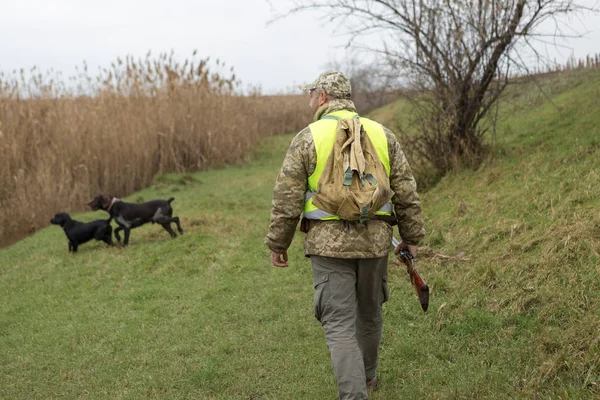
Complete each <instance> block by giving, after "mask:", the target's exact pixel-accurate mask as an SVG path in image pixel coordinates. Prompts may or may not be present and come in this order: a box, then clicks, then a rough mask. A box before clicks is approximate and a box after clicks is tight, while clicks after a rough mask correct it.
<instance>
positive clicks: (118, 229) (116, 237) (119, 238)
mask: <svg viewBox="0 0 600 400" xmlns="http://www.w3.org/2000/svg"><path fill="white" fill-rule="evenodd" d="M122 230H123V227H122V226H120V225H119V226H118V227H116V228H115V231H114V233H115V239H117V242H119V243H121V235H119V232H121V231H122Z"/></svg>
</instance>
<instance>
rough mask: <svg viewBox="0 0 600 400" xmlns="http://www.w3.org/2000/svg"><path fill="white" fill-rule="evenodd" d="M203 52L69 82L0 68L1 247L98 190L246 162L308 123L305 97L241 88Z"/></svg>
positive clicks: (116, 190)
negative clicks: (268, 141)
mask: <svg viewBox="0 0 600 400" xmlns="http://www.w3.org/2000/svg"><path fill="white" fill-rule="evenodd" d="M194 58H195V57H193V59H192V60H191V61H188V60H186V61H185V62H183V63H180V62H177V61H176V60H174V59H173V56H172V54H161V55H158V56H156V57H153V56H151V55H150V54H148V55H147V56H146V58H145V59H141V60H135V59H133V58H132V57H127V58H125V59H124V60H122V59H118V60H117V61H116V62H115V63H113V64H112V65H111V66H110V68H105V69H102V70H101V71H99V73H98V75H97V76H96V75H94V76H92V75H91V74H90V73H89V72H88V70H87V68H86V67H84V68H83V70H82V71H80V73H79V74H78V75H77V76H74V77H70V78H68V79H61V76H60V75H57V74H52V73H40V72H39V71H38V70H36V69H35V68H34V69H32V70H31V71H30V73H26V72H24V71H21V72H20V73H13V74H1V73H0V204H1V206H2V212H1V213H0V246H3V245H8V244H11V243H13V242H15V241H17V240H19V239H21V238H23V237H24V236H26V235H28V234H31V233H32V232H34V231H35V230H37V229H38V228H40V227H43V226H46V225H48V221H49V220H50V218H51V217H52V216H53V215H54V213H56V212H59V211H67V212H71V211H75V210H82V209H85V208H86V203H87V202H88V201H89V200H90V199H91V198H92V197H93V196H94V195H96V194H98V193H110V194H113V195H115V196H124V195H127V194H129V193H132V192H134V191H136V190H139V189H141V188H143V187H146V186H148V185H149V184H150V183H151V182H152V179H153V178H154V176H156V175H157V174H160V173H166V172H174V171H178V172H181V171H190V170H199V169H205V168H207V167H212V166H220V165H227V164H233V163H238V162H242V161H245V160H247V158H248V156H249V154H250V151H251V149H252V147H253V146H254V145H255V144H256V143H257V141H258V140H259V139H260V138H261V137H265V136H270V135H274V134H280V133H288V132H293V131H297V130H299V129H301V128H302V127H303V126H304V125H305V124H306V123H307V122H308V121H309V119H310V113H309V109H308V107H307V99H306V98H305V97H303V96H301V95H298V96H293V95H290V96H261V95H259V94H252V95H241V94H239V91H238V90H237V87H238V84H239V82H238V81H237V78H236V77H235V75H234V73H233V70H232V69H228V68H226V67H225V66H224V65H223V64H222V63H220V62H219V61H218V60H217V61H216V67H211V68H216V69H217V70H218V71H222V70H225V71H227V72H226V73H222V72H211V71H210V69H209V60H208V59H202V60H195V59H194ZM211 65H212V64H211Z"/></svg>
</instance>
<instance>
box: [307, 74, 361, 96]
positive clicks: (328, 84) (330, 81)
mask: <svg viewBox="0 0 600 400" xmlns="http://www.w3.org/2000/svg"><path fill="white" fill-rule="evenodd" d="M317 88H321V89H323V90H324V91H325V92H327V94H329V95H331V96H332V97H334V98H336V99H349V98H350V97H351V96H352V88H351V87H350V79H348V78H346V76H345V75H344V74H342V73H341V72H339V71H325V72H323V73H322V74H321V75H319V77H318V78H317V80H315V81H314V82H313V83H310V84H308V85H300V90H304V91H310V90H314V89H317Z"/></svg>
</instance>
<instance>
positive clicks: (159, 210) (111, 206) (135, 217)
mask: <svg viewBox="0 0 600 400" xmlns="http://www.w3.org/2000/svg"><path fill="white" fill-rule="evenodd" d="M173 200H175V198H173V197H171V198H170V199H169V200H152V201H148V202H146V203H141V204H136V203H126V202H124V201H121V200H119V199H117V198H116V197H113V196H108V195H99V196H96V197H95V198H94V200H92V201H90V202H89V203H88V205H89V206H90V207H91V209H92V210H94V211H96V210H104V211H106V212H107V213H108V214H109V215H110V216H111V217H112V219H113V220H114V221H115V222H116V223H117V224H119V227H118V228H116V229H115V231H114V232H115V238H116V239H117V241H118V242H119V243H120V242H121V236H120V235H119V232H121V231H122V230H124V231H125V240H124V242H123V245H124V246H127V245H128V244H129V234H130V232H131V230H132V229H133V228H137V227H138V226H141V225H144V224H146V223H148V222H152V223H153V224H154V223H156V224H160V225H162V227H163V228H165V230H166V231H167V232H169V234H170V235H171V237H172V238H175V237H177V234H176V233H175V232H174V231H173V229H172V228H171V222H174V223H175V224H176V225H177V230H178V231H179V233H180V234H182V233H183V229H181V225H180V224H179V217H173V208H171V202H172V201H173Z"/></svg>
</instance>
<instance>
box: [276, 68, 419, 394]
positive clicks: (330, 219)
mask: <svg viewBox="0 0 600 400" xmlns="http://www.w3.org/2000/svg"><path fill="white" fill-rule="evenodd" d="M300 88H301V89H302V90H305V91H307V92H308V93H309V94H310V102H309V106H310V107H311V109H312V111H313V113H314V122H313V123H312V124H310V125H309V126H308V127H306V128H305V129H303V130H302V131H300V133H298V134H297V135H296V137H294V139H293V140H292V143H291V145H290V147H289V150H288V151H287V154H286V156H285V160H284V161H283V166H282V167H281V171H280V172H279V175H278V177H277V180H276V183H275V190H274V195H273V204H272V211H271V220H270V225H269V231H268V233H267V236H266V238H265V244H266V245H267V246H268V247H269V249H270V250H271V262H272V264H273V265H274V266H276V267H287V266H288V263H287V260H288V256H287V249H288V247H289V246H290V244H291V242H292V239H293V237H294V232H295V230H296V226H297V224H298V222H299V221H300V217H301V216H303V218H302V224H301V230H302V231H303V232H306V238H305V242H304V249H305V250H304V251H305V255H306V256H307V257H310V259H311V262H312V271H313V280H314V288H315V292H314V313H315V317H316V318H317V320H319V322H320V323H321V325H322V326H323V329H324V332H325V339H326V342H327V346H328V348H329V351H330V353H331V361H332V364H333V369H334V373H335V376H336V379H337V384H338V394H339V398H340V399H366V398H367V390H368V389H374V388H375V387H376V385H377V381H378V378H377V363H378V351H379V345H380V341H381V334H382V328H383V315H382V304H383V303H384V302H385V301H387V300H388V296H389V294H388V287H387V264H388V253H389V247H390V243H391V239H392V233H393V228H392V225H395V224H398V229H399V233H400V236H401V238H402V242H401V243H400V244H399V245H398V246H397V248H396V249H395V252H396V253H397V252H399V251H400V249H408V250H409V251H410V252H411V253H412V254H413V256H416V253H417V245H418V243H419V241H420V240H421V239H422V238H423V237H424V235H425V230H424V228H423V222H422V220H421V206H420V200H419V196H418V194H417V192H416V183H415V180H414V178H413V175H412V171H411V168H410V166H409V164H408V162H407V160H406V157H405V156H404V153H403V152H402V149H401V148H400V144H399V142H398V140H397V139H396V136H395V135H394V134H393V133H392V132H391V131H390V130H388V129H387V128H385V127H383V126H382V125H381V124H379V123H377V122H375V121H372V120H369V119H367V118H363V117H359V115H358V114H357V112H356V109H355V107H354V104H353V102H352V100H351V87H350V81H349V80H348V78H346V76H344V75H343V74H342V73H341V72H337V71H327V72H324V73H322V74H321V75H320V76H319V77H318V78H317V80H316V81H314V82H313V83H312V84H310V85H305V86H301V87H300ZM340 129H342V131H340ZM340 132H341V133H344V132H345V133H348V134H349V137H348V141H347V142H346V144H348V143H351V145H350V144H348V146H346V145H345V144H342V145H340V143H341V142H340V140H338V139H339V137H340V136H339V135H340ZM361 134H362V135H364V134H366V135H367V136H368V138H365V137H362V136H361ZM336 140H337V141H336ZM361 146H362V147H363V149H361ZM365 146H368V148H374V149H375V152H376V154H367V152H365V151H363V150H364V149H365ZM336 149H338V150H339V149H341V150H340V151H342V152H344V153H339V154H344V156H343V157H342V156H340V157H338V158H331V159H330V157H329V156H330V154H332V152H334V150H335V151H337V150H336ZM336 154H337V153H336ZM336 163H338V164H336ZM342 163H343V169H344V171H342V172H345V175H344V176H345V178H346V179H345V182H344V184H343V185H349V184H350V177H351V176H352V179H353V183H352V184H353V185H354V181H355V180H356V179H359V180H358V181H359V182H361V183H360V184H359V185H354V186H356V187H357V189H356V190H357V193H358V194H356V195H354V194H353V195H352V196H353V197H351V198H350V200H356V199H358V197H360V196H362V193H363V192H364V190H365V187H367V186H368V185H371V186H372V189H373V193H375V192H377V193H378V194H379V195H380V196H387V198H384V200H383V206H381V207H379V204H382V202H379V203H377V204H378V206H377V208H376V209H373V208H374V206H373V204H375V203H373V202H372V203H369V204H370V205H371V209H369V206H366V205H364V204H366V203H361V202H360V201H359V200H357V201H356V202H354V203H352V201H350V200H349V201H348V202H346V201H344V200H342V201H341V203H343V204H342V206H341V207H340V208H336V210H338V211H337V212H336V211H335V210H333V209H331V207H328V205H329V204H334V203H335V200H336V199H335V198H333V199H332V198H331V196H332V195H331V193H342V194H343V195H344V196H347V195H348V193H350V192H349V191H348V190H349V188H350V186H342V184H341V183H340V186H339V188H343V189H341V190H340V189H339V188H338V187H337V186H336V185H335V182H334V183H333V184H330V185H329V189H332V190H333V191H329V192H328V191H327V190H326V189H327V187H326V186H327V185H328V183H331V182H333V181H327V182H322V181H321V177H322V176H323V175H327V176H328V177H330V178H332V179H333V177H334V175H335V171H336V168H337V170H339V169H340V165H342ZM365 165H366V167H365ZM382 167H383V168H384V169H385V172H384V174H383V177H384V182H381V181H379V182H378V181H377V179H376V178H375V177H374V176H373V174H371V173H370V172H369V171H370V170H369V168H371V169H372V170H377V168H380V171H381V168H382ZM332 171H334V172H332ZM355 175H356V176H358V177H359V178H355ZM328 179H329V178H328ZM387 180H389V182H387ZM365 185H367V186H365ZM346 189H348V190H346ZM388 189H389V190H388ZM361 191H362V192H361ZM328 196H329V197H328ZM373 196H374V195H373ZM373 198H374V197H373ZM337 200H340V199H337ZM373 201H375V200H373ZM338 203H339V202H338ZM349 203H352V204H349ZM336 204H337V203H336ZM357 204H363V205H360V206H358V208H357V206H356V205H357ZM335 207H337V205H336V206H335ZM348 207H350V210H348ZM352 207H354V208H356V210H355V211H356V212H355V213H354V214H356V216H357V217H356V219H355V218H354V217H353V216H354V214H352V210H351V209H352ZM332 210H333V211H332ZM338 214H340V215H343V216H345V218H340V215H338Z"/></svg>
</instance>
